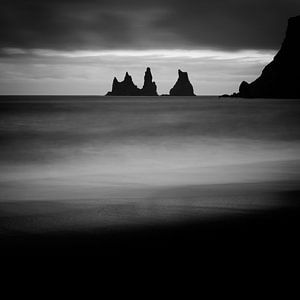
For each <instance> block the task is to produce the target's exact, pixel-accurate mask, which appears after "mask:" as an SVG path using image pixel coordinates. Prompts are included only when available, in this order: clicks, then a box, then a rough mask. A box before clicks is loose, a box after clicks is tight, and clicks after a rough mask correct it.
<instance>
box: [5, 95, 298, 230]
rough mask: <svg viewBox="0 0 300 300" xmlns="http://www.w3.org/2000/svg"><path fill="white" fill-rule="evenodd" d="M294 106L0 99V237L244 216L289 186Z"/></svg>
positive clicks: (293, 178)
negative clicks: (225, 216)
mask: <svg viewBox="0 0 300 300" xmlns="http://www.w3.org/2000/svg"><path fill="white" fill-rule="evenodd" d="M299 113H300V102H299V101H297V100H288V99H282V100H278V99H268V100H266V99H238V98H218V97H208V96H207V97H206V96H202V97H100V96H99V97H97V96H2V97H0V140H1V144H0V170H1V171H0V234H2V235H16V234H23V233H45V232H57V231H61V230H64V231H72V232H73V231H76V230H86V231H89V230H92V229H95V228H96V229H97V228H106V229H107V228H112V227H114V226H141V225H145V224H146V225H147V224H148V225H149V224H169V223H174V222H179V221H186V220H198V219H201V220H204V219H212V218H218V217H220V216H222V217H223V216H224V215H235V214H238V215H245V214H248V213H249V212H251V213H253V212H257V211H262V210H268V209H273V208H274V207H281V206H283V205H284V203H283V202H282V201H283V198H282V197H278V196H277V195H279V194H280V193H281V192H282V191H289V190H295V189H297V188H298V187H299V180H300V156H299V153H300V120H299Z"/></svg>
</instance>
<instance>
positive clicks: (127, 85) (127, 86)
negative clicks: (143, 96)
mask: <svg viewBox="0 0 300 300" xmlns="http://www.w3.org/2000/svg"><path fill="white" fill-rule="evenodd" d="M106 95H107V96H139V95H140V89H139V88H138V87H137V86H136V85H135V84H134V83H133V81H132V78H131V76H130V75H129V74H128V72H126V74H125V77H124V80H123V81H121V82H119V81H118V79H117V78H116V77H115V78H114V80H113V84H112V90H111V92H108V93H107V94H106Z"/></svg>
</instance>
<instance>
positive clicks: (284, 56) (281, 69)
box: [232, 16, 300, 99]
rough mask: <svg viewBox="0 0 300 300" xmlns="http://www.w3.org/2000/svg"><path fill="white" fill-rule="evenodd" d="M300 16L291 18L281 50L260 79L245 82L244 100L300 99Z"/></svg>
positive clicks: (243, 84) (239, 94) (240, 91)
mask: <svg viewBox="0 0 300 300" xmlns="http://www.w3.org/2000/svg"><path fill="white" fill-rule="evenodd" d="M299 36H300V16H296V17H293V18H290V19H289V21H288V28H287V31H286V36H285V39H284V41H283V43H282V46H281V49H280V50H279V52H278V53H277V54H276V56H275V57H274V59H273V61H272V62H271V63H270V64H268V65H267V66H266V67H265V68H264V70H263V71H262V74H261V75H260V77H259V78H257V79H256V80H255V81H253V82H252V83H250V84H249V83H247V82H246V81H243V82H242V83H241V85H240V87H239V93H237V94H234V95H232V96H235V97H243V98H299V99H300V75H299V72H300V42H299Z"/></svg>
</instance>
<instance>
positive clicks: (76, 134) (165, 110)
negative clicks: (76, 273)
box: [0, 0, 300, 263]
mask: <svg viewBox="0 0 300 300" xmlns="http://www.w3.org/2000/svg"><path fill="white" fill-rule="evenodd" d="M299 12H300V3H298V2H296V1H273V2H272V9H270V1H256V0H253V1H250V0H245V1H229V0H228V1H222V2H220V1H212V0H210V1H199V0H198V1H196V0H195V1H194V0H191V1H177V0H173V1H168V0H167V1H159V0H153V1H151V2H147V1H141V0H139V1H113V0H111V1H104V0H103V1H100V0H99V1H89V0H88V1H75V0H62V1H58V0H57V1H56V0H54V1H47V2H44V1H37V0H31V1H18V0H10V1H6V0H4V1H1V4H0V25H1V26H0V33H1V35H0V68H1V72H0V93H1V96H0V139H1V144H0V244H1V245H0V246H1V247H0V251H1V254H3V255H34V256H39V255H68V256H72V255H97V256H99V257H102V258H103V257H107V256H110V255H116V256H121V257H122V258H124V259H125V260H126V259H129V258H131V259H132V258H139V259H141V260H143V259H145V257H147V258H148V259H147V260H148V261H150V260H157V259H159V258H162V256H164V257H169V258H170V257H171V258H172V259H174V261H178V260H180V258H182V257H190V258H191V257H192V258H193V259H195V260H197V259H203V258H207V259H208V258H210V259H212V258H214V259H220V258H221V257H225V258H226V260H229V261H234V259H237V260H239V261H246V262H248V263H249V262H250V263H251V261H257V260H259V259H261V261H263V260H264V259H265V258H264V257H269V258H270V260H272V261H274V260H275V259H276V260H277V261H278V260H279V259H280V258H282V257H284V258H285V259H291V260H292V261H293V262H294V263H295V262H296V261H297V257H298V251H299V247H298V245H297V242H298V241H297V235H298V226H299V225H300V224H299V223H300V207H299V188H300V186H299V183H300V157H299V153H300V121H299V115H300V102H299V99H300V93H299V82H300V77H299V67H300V58H299V57H300V56H299V43H298V37H299V35H300V21H299V20H300V19H299ZM246 81H247V82H249V83H247V82H246ZM241 82H243V83H242V84H240V83H241ZM239 86H240V87H239ZM238 90H239V91H238ZM104 95H106V96H104ZM196 95H197V96H196ZM219 95H223V96H224V97H219ZM162 260H163V259H162Z"/></svg>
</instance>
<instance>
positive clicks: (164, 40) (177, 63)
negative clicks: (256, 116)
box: [0, 0, 300, 95]
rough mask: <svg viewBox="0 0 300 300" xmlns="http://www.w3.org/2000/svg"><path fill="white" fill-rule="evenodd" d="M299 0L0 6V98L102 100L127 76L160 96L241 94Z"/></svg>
mask: <svg viewBox="0 0 300 300" xmlns="http://www.w3.org/2000/svg"><path fill="white" fill-rule="evenodd" d="M299 12H300V1H299V0H222V1H221V0H184V1H183V0H152V1H145V0H126V1H124V0H81V1H80V0H51V1H43V0H0V94H85V95H102V94H105V93H106V92H107V91H109V90H110V89H111V85H112V80H113V77H114V76H116V77H117V78H118V79H119V80H121V79H123V77H124V74H125V72H126V71H128V72H129V73H130V74H131V75H132V77H133V80H134V82H135V83H136V84H137V85H138V86H140V87H141V86H142V83H143V76H144V72H145V69H146V67H151V70H152V74H153V78H154V80H155V81H156V83H157V87H158V92H159V93H161V94H162V93H167V92H168V91H169V90H170V88H171V87H172V86H173V85H174V83H175V81H176V79H177V69H179V68H180V69H182V70H183V71H187V72H188V73H189V77H190V80H191V82H192V84H193V86H194V90H195V92H196V94H199V95H217V94H223V93H232V92H234V91H237V89H238V86H239V84H240V82H241V81H243V80H247V81H252V80H254V79H255V78H256V77H257V76H258V75H259V74H260V73H261V71H262V69H263V67H264V66H265V65H266V64H267V63H268V62H270V61H271V60H272V57H273V56H274V54H275V53H276V51H277V50H278V49H279V47H280V44H281V42H282V40H283V38H284V33H285V30H286V26H287V20H288V18H289V17H291V16H295V15H298V14H299Z"/></svg>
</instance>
